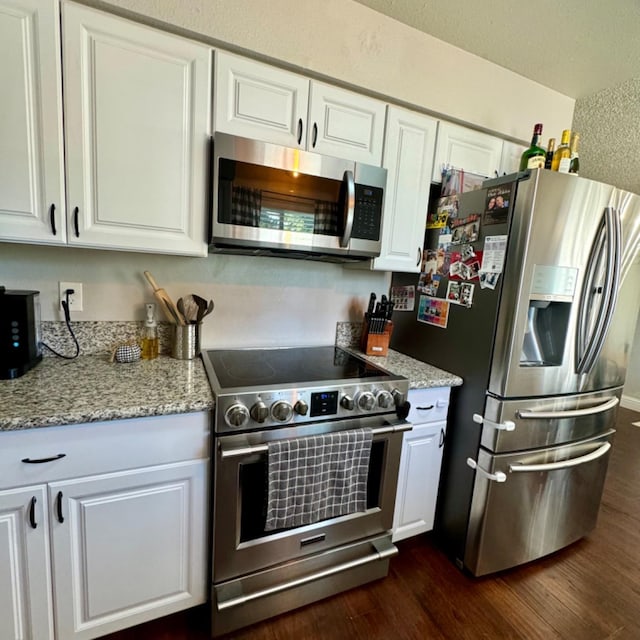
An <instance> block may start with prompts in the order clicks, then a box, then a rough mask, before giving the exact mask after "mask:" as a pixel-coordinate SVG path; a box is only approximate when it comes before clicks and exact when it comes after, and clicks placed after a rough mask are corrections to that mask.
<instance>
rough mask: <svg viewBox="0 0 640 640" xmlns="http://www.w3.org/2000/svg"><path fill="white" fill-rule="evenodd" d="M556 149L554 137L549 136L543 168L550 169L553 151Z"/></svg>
mask: <svg viewBox="0 0 640 640" xmlns="http://www.w3.org/2000/svg"><path fill="white" fill-rule="evenodd" d="M555 150H556V139H555V138H549V144H548V145H547V155H546V156H545V160H544V168H545V169H551V163H552V162H553V153H554V151H555Z"/></svg>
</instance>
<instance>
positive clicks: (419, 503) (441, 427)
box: [392, 387, 450, 542]
mask: <svg viewBox="0 0 640 640" xmlns="http://www.w3.org/2000/svg"><path fill="white" fill-rule="evenodd" d="M449 392H450V389H449V388H448V387H438V388H435V389H416V390H411V391H409V402H410V403H411V412H410V413H409V417H408V419H409V421H410V422H411V423H412V424H413V429H412V430H411V431H407V432H406V433H405V434H404V439H403V442H402V456H401V458H400V469H399V472H398V489H397V493H396V506H395V511H394V515H393V535H392V539H393V541H394V542H395V541H398V540H402V539H404V538H408V537H410V536H415V535H417V534H419V533H424V532H425V531H431V529H433V522H434V518H435V510H436V500H437V497H438V484H439V482H440V467H441V465H442V448H443V446H444V438H445V434H446V430H447V410H448V407H449Z"/></svg>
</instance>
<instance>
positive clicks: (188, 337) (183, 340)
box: [171, 323, 201, 360]
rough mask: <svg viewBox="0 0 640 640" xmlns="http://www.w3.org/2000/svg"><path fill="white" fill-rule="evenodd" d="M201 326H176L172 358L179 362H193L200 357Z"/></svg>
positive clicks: (194, 324)
mask: <svg viewBox="0 0 640 640" xmlns="http://www.w3.org/2000/svg"><path fill="white" fill-rule="evenodd" d="M200 327H201V325H200V324H196V323H193V324H176V325H174V333H173V351H172V354H171V355H172V356H173V357H174V358H176V359H177V360H193V359H194V358H197V357H198V356H199V355H200Z"/></svg>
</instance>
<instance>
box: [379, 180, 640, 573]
mask: <svg viewBox="0 0 640 640" xmlns="http://www.w3.org/2000/svg"><path fill="white" fill-rule="evenodd" d="M496 194H502V198H503V200H504V201H505V204H508V206H505V207H504V209H503V210H502V211H500V212H496V211H495V209H492V205H493V204H494V203H493V202H492V198H493V197H494V196H495V195H496ZM458 207H459V210H458V212H457V220H458V221H461V220H462V221H464V220H474V219H476V218H477V222H478V223H479V228H478V225H476V226H475V228H474V227H473V225H471V227H470V229H471V231H472V233H473V235H471V236H468V235H467V240H470V241H469V242H468V243H467V244H466V245H465V244H464V235H463V243H462V245H461V246H460V247H459V249H460V251H461V252H462V253H463V255H462V257H463V258H464V254H465V253H466V254H467V255H469V254H471V253H475V252H478V253H477V255H480V254H479V252H480V251H483V250H485V253H484V254H483V258H486V259H487V264H484V265H480V266H481V267H482V268H483V269H487V268H494V269H495V265H492V264H490V261H491V259H492V258H491V257H489V256H488V255H487V251H486V249H487V247H491V246H493V245H492V244H491V242H492V241H494V240H495V239H496V238H499V237H500V236H506V238H503V240H504V241H505V242H506V252H505V254H504V262H503V267H502V271H501V273H496V272H494V273H493V275H490V276H487V273H481V274H480V275H481V276H482V278H483V284H484V285H485V286H484V287H481V286H480V280H478V279H472V280H467V283H468V284H475V287H474V289H473V296H472V299H471V301H472V302H471V306H465V305H463V304H450V305H449V310H448V317H447V323H446V324H447V326H446V328H443V327H442V326H438V323H427V322H424V321H423V322H421V321H419V320H418V317H420V312H416V311H414V312H402V311H396V312H394V317H393V320H394V325H395V326H394V333H393V337H392V341H391V347H392V348H393V349H395V350H397V351H400V352H402V353H405V354H408V355H410V356H413V357H415V358H417V359H420V360H423V361H425V362H428V363H431V364H433V365H435V366H439V367H441V368H443V369H446V370H448V371H451V372H453V373H456V374H458V375H460V376H461V377H462V378H463V380H464V384H463V385H462V386H461V387H459V388H456V389H454V390H453V394H452V403H451V407H450V413H449V426H448V433H447V439H446V443H445V447H444V461H443V468H442V475H441V482H440V489H439V495H438V503H437V511H436V524H435V534H436V536H437V539H438V540H439V541H440V543H441V544H442V545H443V547H444V548H445V549H446V551H447V552H448V553H449V554H450V555H451V556H452V559H454V560H455V562H456V563H457V564H458V565H459V566H460V567H461V568H464V569H466V570H467V571H469V572H470V573H472V574H474V575H478V576H479V575H484V574H487V573H492V572H496V571H499V570H502V569H506V568H509V567H513V566H516V565H519V564H521V563H524V562H528V561H530V560H534V559H536V558H539V557H541V556H544V555H547V554H549V553H552V552H554V551H556V550H558V549H561V548H563V547H565V546H567V545H569V544H571V543H572V542H574V541H576V540H578V539H580V538H582V537H583V536H585V535H586V534H588V533H589V532H590V531H592V530H593V528H594V527H595V525H596V519H597V515H598V510H599V506H600V502H601V497H602V489H603V485H604V481H605V475H606V471H607V465H608V460H609V455H610V449H611V445H612V442H613V436H614V433H615V430H614V428H613V427H614V424H615V416H616V412H617V406H618V405H619V402H620V397H621V394H622V386H623V384H624V380H625V370H626V367H627V360H628V355H629V351H630V347H631V340H632V339H633V335H634V329H635V325H636V322H637V319H638V308H639V303H640V299H639V298H640V287H639V286H638V279H637V278H635V280H634V277H635V273H637V271H634V270H637V269H639V268H640V266H639V265H638V264H634V262H635V261H636V255H637V253H638V250H639V249H640V197H638V196H636V195H633V194H630V193H626V192H623V191H621V190H619V189H616V188H614V187H612V186H610V185H606V184H602V183H598V182H594V181H590V180H586V179H584V178H580V177H577V176H574V175H568V174H559V173H556V172H551V171H547V170H543V169H538V170H534V171H532V172H524V173H522V174H514V175H512V176H506V177H504V178H501V179H496V180H491V181H487V182H485V183H483V188H482V189H481V190H478V191H473V192H469V193H465V194H462V195H461V196H460V198H459V203H458ZM455 235H456V231H455V230H454V232H453V238H454V239H455ZM476 235H477V237H476ZM426 238H427V245H431V246H432V247H434V246H435V243H436V242H437V239H438V232H428V233H427V234H426ZM487 238H489V244H487V242H486V240H487ZM470 247H472V248H473V249H471V248H470ZM452 248H453V249H455V248H456V247H455V245H453V246H451V245H450V246H449V249H450V250H451V249H452ZM455 257H460V256H455ZM493 259H494V260H497V262H498V263H499V259H500V254H499V253H498V255H497V257H496V256H495V255H494V256H493ZM467 263H468V261H467ZM445 264H446V261H445ZM477 268H478V265H475V269H477ZM449 269H450V267H449ZM472 271H473V270H471V271H467V272H466V276H467V277H473V275H474V274H473V273H472ZM447 273H449V275H450V273H451V272H450V271H448V272H447ZM449 281H450V280H449V277H445V276H443V277H442V279H441V280H440V282H439V283H434V282H432V283H431V286H432V287H435V286H437V297H439V298H443V299H444V298H446V297H447V295H448V292H449V286H448V284H449ZM462 282H464V280H463V281H462ZM392 284H393V285H399V286H403V285H404V286H410V285H412V284H414V285H415V284H417V278H416V277H415V276H411V275H408V274H393V278H392ZM486 285H488V286H486ZM491 286H494V287H495V288H491ZM454 290H455V287H454ZM432 293H435V289H433V290H432ZM420 295H421V294H420V293H417V298H416V299H417V302H419V300H420ZM452 297H455V296H452ZM416 307H417V308H418V307H419V305H418V304H416ZM422 313H423V314H424V306H422ZM425 317H426V318H427V319H428V316H424V315H423V316H422V319H423V320H424V319H425ZM440 324H443V323H442V322H440Z"/></svg>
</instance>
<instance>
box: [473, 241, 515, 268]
mask: <svg viewBox="0 0 640 640" xmlns="http://www.w3.org/2000/svg"><path fill="white" fill-rule="evenodd" d="M507 238H508V236H487V237H486V238H485V239H484V250H483V252H482V265H481V267H480V270H481V271H490V272H491V273H502V267H503V265H504V256H505V253H506V250H507Z"/></svg>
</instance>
